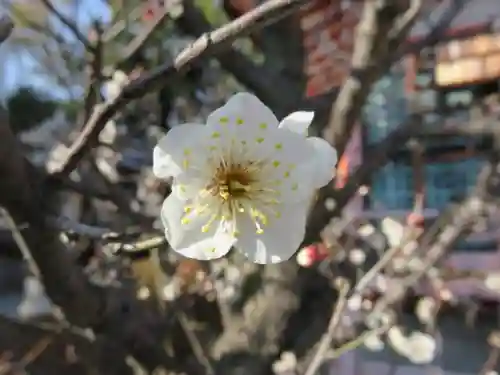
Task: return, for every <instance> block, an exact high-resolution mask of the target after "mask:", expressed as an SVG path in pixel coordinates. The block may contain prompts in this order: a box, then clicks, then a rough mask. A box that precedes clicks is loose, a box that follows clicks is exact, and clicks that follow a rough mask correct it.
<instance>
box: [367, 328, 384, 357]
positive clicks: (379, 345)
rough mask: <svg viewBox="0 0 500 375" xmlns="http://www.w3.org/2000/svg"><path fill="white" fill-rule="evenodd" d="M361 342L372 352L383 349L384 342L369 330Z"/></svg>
mask: <svg viewBox="0 0 500 375" xmlns="http://www.w3.org/2000/svg"><path fill="white" fill-rule="evenodd" d="M363 344H364V345H365V346H366V348H367V349H368V350H371V351H372V352H379V351H381V350H382V349H384V346H385V345H384V342H383V341H382V339H381V338H380V336H379V335H377V334H376V333H375V332H370V333H369V334H368V335H367V336H366V337H365V340H364V341H363Z"/></svg>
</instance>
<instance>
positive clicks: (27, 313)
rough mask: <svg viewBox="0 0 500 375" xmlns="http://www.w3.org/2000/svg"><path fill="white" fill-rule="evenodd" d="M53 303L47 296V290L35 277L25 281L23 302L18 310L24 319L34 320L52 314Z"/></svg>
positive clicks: (27, 278) (29, 277)
mask: <svg viewBox="0 0 500 375" xmlns="http://www.w3.org/2000/svg"><path fill="white" fill-rule="evenodd" d="M52 311H53V310H52V303H51V302H50V300H49V299H48V298H47V295H46V294H45V288H44V287H43V285H42V283H41V282H40V280H38V278H37V277H35V276H28V277H26V278H25V279H24V288H23V300H22V302H21V303H20V304H19V306H18V308H17V313H18V314H19V317H20V318H22V319H32V318H36V317H38V316H43V315H49V314H51V313H52Z"/></svg>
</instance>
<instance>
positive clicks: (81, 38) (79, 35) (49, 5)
mask: <svg viewBox="0 0 500 375" xmlns="http://www.w3.org/2000/svg"><path fill="white" fill-rule="evenodd" d="M40 1H41V2H42V4H43V5H45V7H46V8H47V9H48V10H49V11H50V12H52V13H53V14H54V15H55V16H56V17H57V18H58V19H59V21H61V23H62V24H63V25H65V26H66V27H67V28H68V29H70V30H71V32H72V33H73V35H74V36H75V37H76V39H78V41H80V43H82V44H83V46H84V47H85V49H87V50H88V51H89V52H93V48H94V47H93V46H92V45H91V44H90V43H89V41H88V40H87V38H86V37H85V35H83V34H82V32H81V31H80V30H79V29H78V26H77V25H76V24H75V23H74V22H73V21H71V20H70V19H69V18H68V17H66V16H65V15H64V14H62V13H61V12H60V11H59V10H58V9H57V8H56V7H55V6H54V4H52V2H51V1H50V0H40Z"/></svg>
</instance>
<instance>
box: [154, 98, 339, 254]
mask: <svg viewBox="0 0 500 375" xmlns="http://www.w3.org/2000/svg"><path fill="white" fill-rule="evenodd" d="M313 117H314V114H313V113H312V112H294V113H292V114H290V115H289V116H287V117H286V118H285V119H283V120H282V121H281V123H280V122H279V121H278V120H277V119H276V117H275V116H274V114H273V113H272V111H271V110H270V109H269V108H267V107H266V106H265V105H264V104H263V103H262V102H261V101H260V100H259V99H257V97H255V96H254V95H252V94H249V93H238V94H236V95H234V96H232V97H231V98H230V99H229V101H228V102H227V103H226V104H225V105H224V106H222V107H221V108H219V109H217V110H215V111H214V112H212V113H211V114H210V115H209V116H208V119H207V123H206V124H205V125H202V124H192V123H191V124H184V125H180V126H176V127H174V128H173V129H171V130H170V131H169V132H168V133H167V135H166V136H164V137H163V138H162V139H161V140H160V141H159V143H158V145H157V146H156V147H155V149H154V152H153V172H154V174H155V175H156V176H157V177H158V178H162V179H169V178H172V193H171V194H170V196H169V197H168V198H167V199H166V200H165V202H164V204H163V207H162V211H161V218H162V222H163V225H164V227H165V236H166V238H167V240H168V242H169V244H170V246H171V247H172V248H173V249H174V250H175V251H176V252H178V253H180V254H181V255H183V256H185V257H188V258H195V259H199V260H210V259H216V258H220V257H223V256H224V255H226V254H227V253H228V252H229V250H230V249H231V248H232V247H233V246H234V247H235V248H236V249H238V250H239V251H241V252H242V253H243V254H245V255H246V256H247V258H248V259H249V260H251V261H252V262H254V263H259V264H267V263H279V262H282V261H285V260H287V259H289V258H290V257H291V256H292V255H293V254H294V253H295V251H296V250H297V248H298V247H299V245H300V243H301V241H302V240H303V237H304V232H305V224H306V216H307V212H308V208H309V206H310V203H311V200H312V199H313V197H314V194H315V192H316V190H317V189H318V188H320V187H322V186H324V185H326V184H327V183H328V182H329V181H330V180H331V179H332V177H333V176H334V174H335V170H334V169H335V164H336V162H337V153H336V151H335V150H334V149H333V148H332V147H331V146H330V144H328V143H327V142H326V141H325V140H323V139H321V138H315V137H307V130H308V127H309V125H310V123H311V122H312V120H313Z"/></svg>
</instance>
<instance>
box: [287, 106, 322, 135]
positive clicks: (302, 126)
mask: <svg viewBox="0 0 500 375" xmlns="http://www.w3.org/2000/svg"><path fill="white" fill-rule="evenodd" d="M313 119H314V112H312V111H298V112H293V113H290V114H289V115H288V116H287V117H285V118H284V119H283V120H281V123H280V125H279V128H280V129H287V130H290V131H292V132H294V133H297V134H300V135H304V136H307V133H308V130H309V125H311V123H312V121H313Z"/></svg>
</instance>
